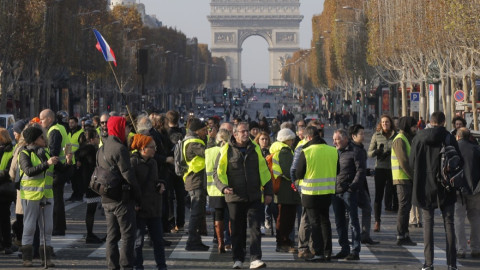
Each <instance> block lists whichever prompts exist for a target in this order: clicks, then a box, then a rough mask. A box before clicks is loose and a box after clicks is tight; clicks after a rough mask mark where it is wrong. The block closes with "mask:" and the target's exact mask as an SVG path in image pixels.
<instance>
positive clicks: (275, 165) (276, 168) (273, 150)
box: [270, 142, 293, 179]
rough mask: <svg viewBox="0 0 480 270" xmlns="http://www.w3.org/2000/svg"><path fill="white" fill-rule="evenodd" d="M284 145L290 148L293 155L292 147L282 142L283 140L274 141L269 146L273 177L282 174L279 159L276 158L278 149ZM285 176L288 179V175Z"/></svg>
mask: <svg viewBox="0 0 480 270" xmlns="http://www.w3.org/2000/svg"><path fill="white" fill-rule="evenodd" d="M284 147H287V148H288V149H290V151H291V152H292V155H293V151H292V149H291V148H290V147H289V146H288V145H286V144H284V143H283V142H274V143H273V144H272V146H270V154H273V158H272V172H273V176H274V177H275V179H277V177H279V176H280V175H282V174H283V171H282V167H280V159H279V158H278V156H279V155H280V151H281V150H282V149H283V148H284ZM286 177H287V178H288V179H290V177H288V176H286Z"/></svg>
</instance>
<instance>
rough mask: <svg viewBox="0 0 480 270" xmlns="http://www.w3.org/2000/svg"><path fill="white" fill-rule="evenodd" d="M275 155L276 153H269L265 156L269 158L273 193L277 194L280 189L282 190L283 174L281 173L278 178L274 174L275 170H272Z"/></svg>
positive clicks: (268, 163)
mask: <svg viewBox="0 0 480 270" xmlns="http://www.w3.org/2000/svg"><path fill="white" fill-rule="evenodd" d="M273 155H274V154H269V155H268V156H266V157H265V159H266V160H267V166H268V170H269V171H270V177H271V179H272V186H273V193H274V194H277V193H278V191H279V190H280V181H281V180H282V179H281V177H282V176H281V175H279V176H278V177H277V178H275V176H274V175H273V170H272V166H273Z"/></svg>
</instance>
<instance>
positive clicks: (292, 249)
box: [288, 247, 298, 253]
mask: <svg viewBox="0 0 480 270" xmlns="http://www.w3.org/2000/svg"><path fill="white" fill-rule="evenodd" d="M297 252H298V250H297V249H296V248H295V247H288V253H297Z"/></svg>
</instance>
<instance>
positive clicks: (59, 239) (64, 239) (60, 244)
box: [52, 234, 83, 252]
mask: <svg viewBox="0 0 480 270" xmlns="http://www.w3.org/2000/svg"><path fill="white" fill-rule="evenodd" d="M82 238H83V235H82V234H65V236H52V247H53V249H54V250H55V252H57V251H59V250H61V249H64V248H67V247H69V246H70V245H71V244H72V243H74V242H76V241H78V240H80V239H82Z"/></svg>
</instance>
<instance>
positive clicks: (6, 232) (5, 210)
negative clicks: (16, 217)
mask: <svg viewBox="0 0 480 270" xmlns="http://www.w3.org/2000/svg"><path fill="white" fill-rule="evenodd" d="M10 205H12V202H8V203H6V202H2V203H0V229H1V230H0V231H1V233H2V246H3V247H4V248H10V247H11V246H12V226H11V223H10Z"/></svg>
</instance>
